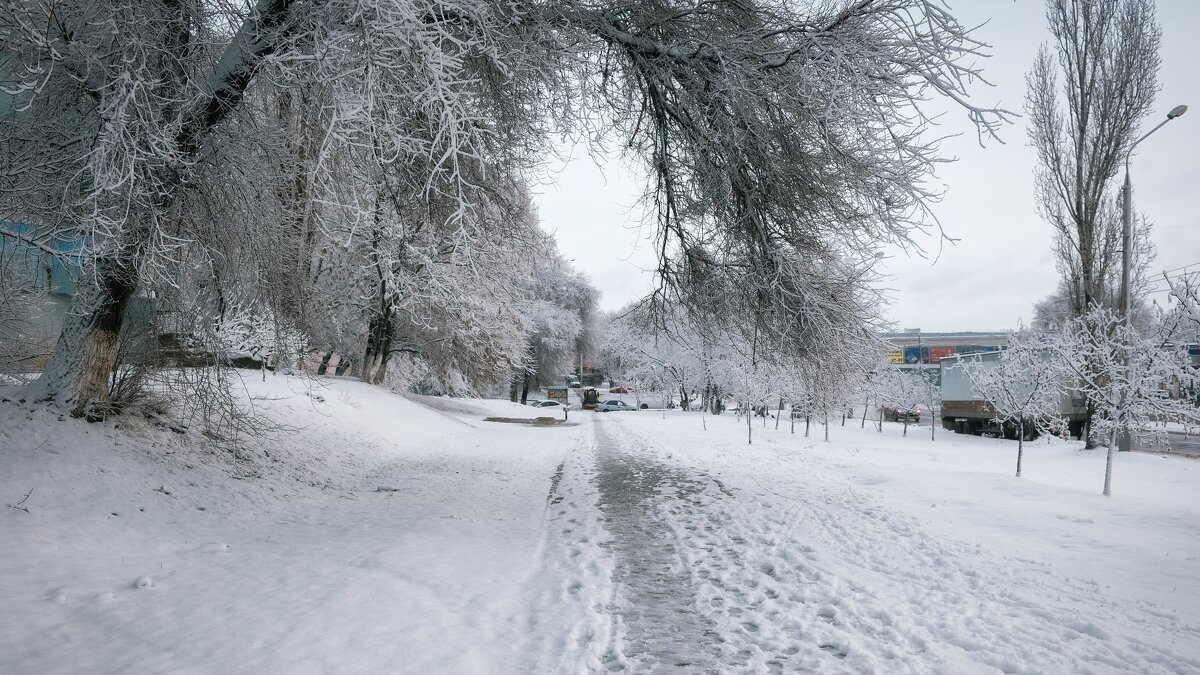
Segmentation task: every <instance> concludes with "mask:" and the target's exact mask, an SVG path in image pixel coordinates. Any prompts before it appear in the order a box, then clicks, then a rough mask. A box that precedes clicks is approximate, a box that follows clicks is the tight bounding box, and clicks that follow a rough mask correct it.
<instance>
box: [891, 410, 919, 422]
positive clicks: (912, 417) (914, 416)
mask: <svg viewBox="0 0 1200 675" xmlns="http://www.w3.org/2000/svg"><path fill="white" fill-rule="evenodd" d="M883 417H884V419H889V420H891V421H893V422H904V421H905V418H907V421H909V422H914V423H915V422H920V421H921V411H920V409H918V408H913V409H912V410H901V409H900V408H893V407H891V406H884V408H883Z"/></svg>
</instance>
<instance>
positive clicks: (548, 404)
mask: <svg viewBox="0 0 1200 675" xmlns="http://www.w3.org/2000/svg"><path fill="white" fill-rule="evenodd" d="M530 405H533V406H534V407H535V408H555V409H558V410H562V409H563V408H566V407H567V406H566V405H564V404H562V403H559V402H558V401H538V402H537V403H536V404H530Z"/></svg>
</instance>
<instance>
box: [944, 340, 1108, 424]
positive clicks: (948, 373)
mask: <svg viewBox="0 0 1200 675" xmlns="http://www.w3.org/2000/svg"><path fill="white" fill-rule="evenodd" d="M1003 353H1004V352H1003V351H989V352H980V353H975V354H955V355H953V356H946V357H943V358H942V359H941V360H940V361H939V363H938V365H939V367H940V368H941V376H942V428H943V429H946V430H947V431H953V432H955V433H960V434H974V435H976V436H981V435H983V434H993V435H996V436H1003V437H1005V438H1012V439H1015V438H1016V437H1017V427H1016V425H1014V424H1011V423H1010V424H1005V425H1001V424H1000V423H998V422H997V421H996V417H995V415H996V411H995V409H994V408H993V407H992V405H991V404H990V403H988V402H987V401H986V400H985V399H984V398H983V396H981V395H980V394H979V392H978V391H976V389H975V385H974V383H973V382H971V378H969V377H967V373H966V371H965V370H964V369H963V367H962V364H963V362H964V361H967V360H970V361H976V360H977V361H978V362H979V363H981V364H982V365H983V367H984V368H988V367H995V366H996V364H998V363H999V362H1000V358H1001V355H1002V354H1003ZM1046 358H1047V359H1049V358H1050V356H1049V354H1047V355H1046ZM1064 384H1066V383H1064ZM1063 390H1064V391H1063V393H1062V394H1061V395H1060V396H1059V400H1058V411H1057V415H1058V417H1061V418H1063V419H1065V420H1066V421H1067V426H1068V429H1069V430H1070V434H1071V436H1073V437H1075V438H1080V437H1081V436H1082V434H1083V426H1084V423H1085V422H1086V421H1087V402H1086V401H1085V400H1084V399H1083V398H1082V397H1081V396H1079V394H1078V393H1077V392H1075V391H1074V390H1073V388H1072V387H1070V386H1065V387H1063ZM1036 426H1037V425H1034V424H1027V425H1026V431H1025V433H1026V436H1027V437H1028V438H1032V437H1033V436H1034V435H1036V431H1033V430H1032V429H1033V427H1036Z"/></svg>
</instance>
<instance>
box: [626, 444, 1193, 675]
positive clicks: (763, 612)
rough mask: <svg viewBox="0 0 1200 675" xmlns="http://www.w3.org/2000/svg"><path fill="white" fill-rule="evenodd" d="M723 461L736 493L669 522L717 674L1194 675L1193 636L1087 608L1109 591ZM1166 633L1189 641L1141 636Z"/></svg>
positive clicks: (755, 466)
mask: <svg viewBox="0 0 1200 675" xmlns="http://www.w3.org/2000/svg"><path fill="white" fill-rule="evenodd" d="M610 432H611V433H610V436H612V437H613V438H615V439H616V442H617V443H618V444H619V445H620V446H621V447H626V448H628V447H641V448H643V449H644V450H645V452H646V453H648V454H653V452H654V448H655V447H656V446H658V447H661V448H662V450H663V451H662V452H659V453H658V454H659V456H660V457H662V459H660V461H666V460H673V461H672V464H673V465H675V466H672V470H673V471H676V472H682V473H686V474H689V475H691V476H692V477H693V480H696V481H701V482H702V481H704V480H705V479H708V480H715V479H713V478H711V477H709V476H708V474H707V473H706V471H705V470H704V469H696V468H692V469H688V468H684V467H683V466H682V465H683V464H684V463H685V462H695V461H696V459H697V458H698V457H690V456H687V455H685V454H684V453H686V452H687V451H686V450H685V449H684V448H683V447H680V446H676V445H669V444H662V445H660V444H656V443H653V442H650V441H648V440H646V439H644V438H643V437H642V436H641V435H640V434H638V433H636V432H633V431H632V430H630V429H628V428H625V425H624V424H614V425H612V426H611V427H610ZM711 452H712V451H711V450H710V451H706V453H704V455H705V456H706V457H705V460H704V461H705V462H706V465H707V462H708V461H709V458H710V457H712V455H711V454H710V453H711ZM717 452H718V456H719V455H722V454H723V455H725V456H724V457H720V458H719V459H720V461H722V462H728V458H729V457H731V456H732V457H738V460H736V461H737V462H738V463H739V464H738V465H737V471H736V472H735V473H736V474H737V475H739V476H740V479H738V481H737V482H740V484H741V488H742V489H740V490H739V489H737V487H733V488H732V490H733V492H734V496H732V497H728V498H726V499H720V500H718V499H713V498H712V497H711V495H709V496H706V495H703V494H698V495H694V496H692V497H691V498H690V503H687V504H679V505H676V506H674V507H671V508H669V509H668V510H667V511H666V512H665V514H664V515H665V516H666V522H667V523H668V524H669V525H670V527H672V528H673V529H674V532H675V534H676V535H677V541H678V542H679V544H678V545H679V551H680V554H681V556H682V557H683V558H684V560H685V561H686V565H687V566H688V567H689V568H690V569H691V571H692V573H693V575H694V581H695V583H696V584H697V586H698V588H699V593H698V599H699V606H700V608H701V610H702V611H704V612H706V613H707V615H708V617H709V619H710V621H711V622H712V623H713V624H714V625H715V626H716V632H717V633H718V634H719V635H720V639H721V643H722V644H721V655H720V657H719V659H720V668H721V671H722V672H756V673H757V672H832V673H862V672H886V673H927V672H947V673H951V672H953V673H960V672H961V673H967V672H1006V673H1042V672H1097V673H1100V672H1114V673H1118V672H1131V671H1137V672H1155V673H1178V672H1200V661H1198V660H1197V659H1196V657H1195V650H1194V649H1192V648H1188V647H1187V646H1185V645H1186V643H1188V642H1190V641H1191V640H1193V639H1195V638H1200V633H1197V631H1196V629H1195V628H1194V627H1192V626H1187V625H1181V624H1180V623H1179V622H1178V620H1177V619H1174V618H1173V617H1169V616H1161V615H1159V614H1156V613H1154V612H1151V611H1147V609H1148V608H1145V607H1141V606H1137V605H1132V606H1131V605H1128V604H1125V603H1119V602H1116V601H1111V600H1108V599H1104V600H1099V601H1090V602H1087V603H1086V604H1085V605H1083V606H1081V605H1080V603H1079V600H1078V599H1080V598H1099V597H1101V596H1102V593H1103V591H1102V589H1100V588H1098V587H1095V585H1094V584H1089V583H1088V582H1083V581H1077V580H1073V579H1070V578H1064V577H1063V576H1060V575H1055V574H1054V571H1053V570H1052V569H1050V568H1049V567H1048V566H1046V565H1044V564H1041V563H1038V562H1036V561H1029V560H1020V559H1012V558H1005V557H1002V556H996V555H994V554H989V553H987V552H985V551H983V550H982V549H981V547H978V546H971V545H968V544H965V543H962V542H958V541H953V540H946V539H943V538H938V537H934V536H931V535H930V534H929V533H927V532H925V530H924V529H923V528H922V527H921V525H920V523H919V522H918V521H917V520H915V519H913V518H911V517H908V516H905V515H904V514H900V513H897V512H895V511H893V510H891V509H888V508H886V507H883V506H881V505H880V504H878V503H877V502H876V501H875V500H872V499H870V498H867V499H860V498H859V497H858V496H857V495H854V494H853V493H852V492H851V491H850V490H849V488H848V487H846V488H844V489H843V488H840V487H839V486H838V485H831V484H829V483H828V481H824V482H823V481H822V480H821V479H817V478H813V477H807V476H804V475H803V474H799V473H797V472H796V471H795V469H794V467H783V466H782V464H784V463H785V462H794V461H796V460H795V458H794V457H793V458H789V459H788V460H784V459H783V458H780V457H778V456H774V457H773V456H771V454H770V453H769V452H768V453H763V452H762V451H761V450H755V451H753V452H751V456H752V457H753V459H749V458H741V455H742V454H743V451H742V449H740V448H732V447H729V448H720V449H719V450H718V451H717ZM747 452H750V451H749V450H747ZM668 453H678V454H679V457H677V458H673V457H672V455H671V454H668ZM664 455H665V457H664ZM747 461H749V463H747ZM775 465H780V470H778V471H773V469H772V467H773V466H775ZM715 466H716V465H714V468H715ZM726 468H727V469H728V467H726ZM728 476H729V472H728V471H727V472H726V473H725V474H724V475H723V476H722V477H723V478H727V477H728ZM1105 626H1110V627H1117V626H1121V627H1125V628H1128V629H1129V630H1127V631H1119V632H1115V633H1114V632H1113V630H1112V629H1107V630H1106V629H1105ZM1161 635H1176V636H1180V637H1181V638H1183V639H1184V642H1183V643H1179V644H1175V645H1172V644H1163V643H1162V642H1161V641H1160V640H1154V642H1158V643H1159V644H1152V643H1151V641H1149V640H1146V639H1145V638H1148V637H1150V636H1161ZM1183 636H1186V638H1184V637H1183ZM1193 644H1194V643H1193Z"/></svg>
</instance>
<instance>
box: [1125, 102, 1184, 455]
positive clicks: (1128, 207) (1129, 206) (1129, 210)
mask: <svg viewBox="0 0 1200 675" xmlns="http://www.w3.org/2000/svg"><path fill="white" fill-rule="evenodd" d="M1185 112H1187V106H1186V105H1177V106H1175V107H1174V108H1171V112H1169V113H1167V119H1165V120H1163V121H1161V122H1159V123H1158V126H1156V127H1154V128H1153V129H1151V130H1150V131H1147V132H1146V133H1145V135H1143V136H1142V137H1141V138H1139V139H1137V140H1136V141H1134V142H1133V145H1131V146H1129V150H1128V151H1127V152H1126V153H1125V186H1124V187H1123V188H1122V190H1121V301H1120V307H1119V309H1120V312H1121V323H1122V325H1124V327H1125V330H1126V331H1128V330H1129V325H1130V321H1129V315H1130V313H1131V312H1130V304H1131V303H1130V300H1129V267H1130V258H1131V254H1132V249H1133V245H1132V240H1133V184H1132V183H1131V182H1130V180H1129V158H1130V156H1131V155H1133V149H1134V148H1136V147H1137V146H1138V143H1141V142H1142V141H1144V140H1146V139H1147V138H1150V134H1152V133H1154V132H1156V131H1158V130H1159V129H1161V128H1162V127H1163V125H1164V124H1166V123H1167V122H1170V121H1171V120H1173V119H1175V118H1176V117H1180V116H1182V115H1183V114H1184V113H1185ZM1125 367H1126V368H1128V367H1129V356H1128V354H1126V356H1125ZM1128 381H1129V378H1126V389H1125V390H1124V391H1122V392H1121V407H1122V408H1124V407H1125V402H1126V400H1128V397H1129V390H1128ZM1117 446H1118V447H1119V448H1120V449H1121V450H1123V451H1125V450H1129V430H1128V429H1122V430H1121V434H1120V436H1119V438H1118V441H1117Z"/></svg>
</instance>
